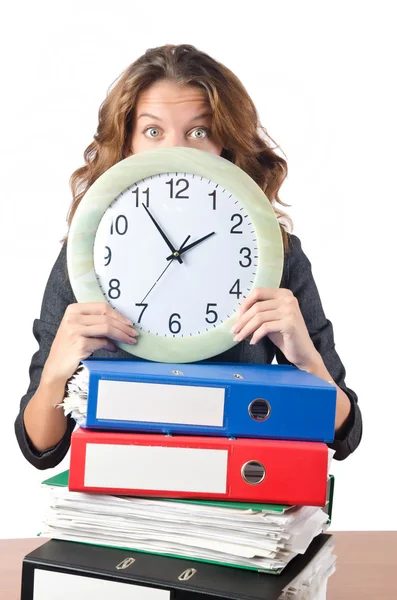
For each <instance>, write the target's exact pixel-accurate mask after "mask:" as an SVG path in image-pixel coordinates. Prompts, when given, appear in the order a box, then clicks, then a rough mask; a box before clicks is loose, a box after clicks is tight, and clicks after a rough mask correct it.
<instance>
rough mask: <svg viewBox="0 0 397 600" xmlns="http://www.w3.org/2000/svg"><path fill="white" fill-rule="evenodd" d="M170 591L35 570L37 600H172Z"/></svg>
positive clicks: (35, 599) (35, 595)
mask: <svg viewBox="0 0 397 600" xmlns="http://www.w3.org/2000/svg"><path fill="white" fill-rule="evenodd" d="M170 597H171V593H170V592H169V591H168V590H160V589H156V588H150V587H145V586H142V585H135V584H130V583H121V582H120V581H108V580H106V579H96V578H95V577H83V576H82V575H71V574H69V573H62V572H60V571H45V570H43V569H35V571H34V589H33V600H71V598H73V600H87V598H95V600H109V598H117V600H133V599H134V598H136V600H169V598H170Z"/></svg>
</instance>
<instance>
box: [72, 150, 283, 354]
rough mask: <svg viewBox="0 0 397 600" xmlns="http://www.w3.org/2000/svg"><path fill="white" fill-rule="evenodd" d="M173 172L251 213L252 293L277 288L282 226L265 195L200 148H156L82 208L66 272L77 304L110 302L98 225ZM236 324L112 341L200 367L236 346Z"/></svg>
mask: <svg viewBox="0 0 397 600" xmlns="http://www.w3.org/2000/svg"><path fill="white" fill-rule="evenodd" d="M172 172H174V173H181V172H186V173H191V174H194V175H198V176H202V177H206V178H208V179H211V180H212V181H215V182H216V183H218V184H219V185H220V186H221V185H222V186H223V187H224V188H226V189H227V190H228V191H229V192H230V193H231V194H232V195H233V196H234V197H235V198H236V200H237V201H238V202H239V203H240V205H241V206H243V207H244V209H245V210H246V211H247V214H248V216H249V218H250V220H251V222H252V224H253V226H254V229H255V232H256V234H257V242H258V267H257V273H256V276H255V279H254V283H253V285H252V288H251V289H252V290H253V289H255V288H258V287H265V286H266V287H279V285H280V282H281V277H282V271H283V264H284V247H283V241H282V235H281V230H280V225H279V223H278V221H277V217H276V215H275V213H274V209H273V207H272V205H271V203H270V201H269V200H268V198H267V196H266V194H265V193H264V192H263V190H262V189H261V188H260V187H259V186H258V185H257V184H256V182H255V181H254V180H253V179H252V178H251V177H250V176H249V175H248V174H247V173H245V171H243V170H242V169H240V167H238V166H237V165H235V164H234V163H231V162H230V161H228V160H227V159H225V158H223V157H221V156H219V155H216V154H213V153H209V152H206V151H204V150H198V149H196V148H185V147H172V148H158V149H155V150H146V151H144V152H140V153H138V154H134V155H131V156H128V157H127V158H125V159H123V160H121V161H119V162H118V163H116V164H115V165H113V166H112V167H110V168H109V169H108V170H107V171H105V172H104V173H103V174H102V175H101V176H100V177H98V179H97V180H96V181H95V182H94V183H93V184H92V185H91V186H90V188H89V189H88V190H87V192H86V193H85V195H84V196H83V198H82V200H81V202H80V203H79V205H78V207H77V209H76V212H75V214H74V216H73V219H72V223H71V226H70V229H69V234H68V240H67V268H68V273H69V279H70V283H71V286H72V290H73V293H74V295H75V298H76V300H77V302H108V301H107V299H106V298H105V296H104V295H103V292H102V290H101V288H100V286H99V283H98V280H97V278H96V273H95V268H94V256H93V250H94V242H95V236H96V231H97V228H98V225H99V223H100V221H101V219H102V217H103V215H104V213H105V212H106V210H107V209H108V208H109V206H110V204H111V203H112V202H114V200H115V198H116V197H117V196H118V195H119V194H120V193H121V192H122V191H124V190H126V189H127V187H128V186H131V185H133V184H134V183H135V182H138V181H141V180H142V179H146V178H148V177H150V176H153V175H157V174H159V173H172ZM264 255H266V260H267V262H266V260H264ZM236 319H237V316H236V315H233V316H231V317H230V318H229V319H227V320H226V321H224V323H222V324H221V325H218V326H217V327H214V328H212V329H210V330H209V331H205V332H202V333H200V334H196V335H193V336H188V337H168V336H167V337H165V336H164V337H163V336H159V335H156V334H153V333H148V332H146V331H143V330H140V331H139V336H138V342H137V344H125V343H123V342H117V341H115V340H113V341H114V343H115V344H116V345H117V346H118V347H119V348H121V349H123V350H125V351H127V352H128V353H129V354H132V355H134V356H137V357H139V358H143V359H147V360H152V361H156V362H169V363H178V362H180V363H187V362H196V361H200V360H205V359H207V358H211V357H214V356H216V355H219V354H221V353H222V352H225V351H226V350H229V349H230V348H232V347H233V346H235V345H236V344H237V343H238V342H234V339H233V338H234V334H232V333H231V331H230V329H231V327H232V326H233V324H234V323H235V321H236Z"/></svg>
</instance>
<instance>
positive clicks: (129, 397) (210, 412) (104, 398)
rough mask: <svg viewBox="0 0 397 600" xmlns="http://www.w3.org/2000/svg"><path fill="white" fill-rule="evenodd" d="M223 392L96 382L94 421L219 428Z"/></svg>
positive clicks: (149, 384)
mask: <svg viewBox="0 0 397 600" xmlns="http://www.w3.org/2000/svg"><path fill="white" fill-rule="evenodd" d="M224 404H225V388H217V387H202V386H195V385H172V384H162V383H141V382H136V381H108V380H106V379H101V380H99V382H98V400H97V414H96V416H97V418H98V419H110V420H115V421H140V422H149V423H153V422H156V423H178V424H184V423H185V424H187V425H206V426H208V427H211V426H212V427H222V426H223V416H224Z"/></svg>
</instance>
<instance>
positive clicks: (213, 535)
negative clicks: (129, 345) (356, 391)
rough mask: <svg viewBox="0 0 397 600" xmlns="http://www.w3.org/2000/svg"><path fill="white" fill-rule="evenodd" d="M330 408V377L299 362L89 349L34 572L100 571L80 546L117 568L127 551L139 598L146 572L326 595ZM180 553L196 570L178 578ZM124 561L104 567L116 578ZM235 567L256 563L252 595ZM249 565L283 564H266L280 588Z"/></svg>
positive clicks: (155, 586) (285, 594) (29, 563)
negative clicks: (97, 353)
mask: <svg viewBox="0 0 397 600" xmlns="http://www.w3.org/2000/svg"><path fill="white" fill-rule="evenodd" d="M335 408H336V389H335V387H334V386H331V385H330V384H328V383H327V382H325V381H323V380H321V379H319V378H317V377H315V376H312V375H310V374H308V373H305V372H303V371H299V370H298V369H296V368H295V367H292V366H284V365H251V364H241V363H239V364H235V363H198V364H183V365H172V364H163V363H151V362H146V361H141V360H134V361H132V360H125V359H110V360H109V359H88V360H86V361H84V362H83V364H82V366H81V367H80V368H79V370H78V371H77V373H76V374H75V376H74V377H73V378H72V379H71V381H70V382H69V385H68V393H67V396H66V397H65V399H64V403H63V409H64V410H65V413H71V414H72V416H73V417H74V418H75V419H76V421H77V423H78V424H79V427H78V428H77V429H76V430H75V431H74V432H73V434H72V440H71V461H70V471H69V472H68V473H64V474H61V475H60V476H57V477H55V478H52V479H51V480H48V481H46V482H44V488H45V489H46V490H47V494H48V495H49V498H48V510H47V512H46V515H45V520H44V521H45V525H44V530H43V532H42V535H44V536H47V537H51V538H53V539H52V541H50V542H48V543H47V544H45V546H44V547H42V548H41V549H39V550H38V551H36V554H35V553H33V554H32V555H29V556H28V557H27V558H26V559H25V564H24V578H25V580H26V581H28V580H29V581H30V580H31V573H32V572H33V571H35V570H37V569H38V570H40V569H44V571H47V569H48V568H50V567H49V566H48V565H50V564H51V571H52V572H54V571H56V572H58V573H61V572H62V573H63V574H65V573H67V574H68V581H69V582H73V583H71V585H72V587H71V588H70V590H72V589H73V585H74V584H76V577H80V578H81V577H83V578H84V577H90V578H92V576H93V575H92V573H91V571H90V570H89V568H88V566H87V569H88V570H87V572H85V570H84V568H83V567H82V566H81V565H80V567H79V565H78V563H76V560H72V557H74V558H76V556H81V555H82V553H83V554H84V557H85V558H84V561H85V563H84V564H86V563H87V565H88V564H89V563H90V561H91V560H92V561H95V557H96V558H97V559H100V560H102V559H104V560H105V559H108V560H109V565H113V566H114V565H115V561H116V560H118V559H119V558H120V556H121V554H120V552H124V555H123V556H124V557H125V551H126V550H127V549H128V556H127V558H125V560H127V562H128V557H129V558H130V559H131V561H132V562H131V563H130V564H129V565H128V567H125V569H127V570H128V573H129V577H128V578H127V579H128V582H126V581H124V584H123V585H125V586H126V589H127V588H128V589H129V590H131V589H132V587H134V586H136V585H137V584H139V585H138V588H140V590H139V591H138V592H137V594H138V595H137V596H136V597H137V598H138V597H139V598H143V597H144V598H146V596H143V595H142V589H141V588H142V585H141V584H142V582H143V584H144V587H145V588H147V589H145V593H146V592H148V589H150V590H151V591H153V592H154V591H156V592H159V591H165V590H167V593H168V594H169V593H171V592H172V593H173V594H174V596H172V597H175V598H177V597H180V598H188V597H189V596H186V592H187V590H190V591H191V592H194V593H195V594H196V595H194V596H192V598H193V597H195V598H197V597H198V596H197V595H199V596H200V598H202V597H205V594H209V596H208V597H210V596H211V597H213V596H214V595H215V596H217V597H223V598H265V597H266V598H267V597H268V598H275V599H276V598H297V599H298V598H301V597H302V598H303V597H305V598H306V597H307V598H320V596H321V594H322V591H321V590H323V589H324V585H325V584H326V579H327V577H328V576H329V574H330V573H331V572H332V571H333V568H334V562H335V558H334V556H333V554H332V547H333V540H332V536H330V535H327V534H326V533H324V532H325V530H326V528H327V525H328V524H329V522H330V517H331V509H332V491H333V477H332V476H329V465H330V461H331V458H332V452H331V451H330V450H329V449H328V447H327V445H326V442H329V441H332V440H333V435H334V421H335ZM76 542H82V543H84V544H88V545H87V546H85V547H83V549H84V551H83V550H82V549H81V547H80V546H79V545H76ZM51 544H52V546H51V548H50V547H49V546H50V545H51ZM47 546H48V548H47V549H46V547H47ZM146 553H150V554H146ZM160 555H162V556H160ZM66 557H67V558H68V560H67V561H66ZM69 559H70V560H69ZM123 560H124V559H123ZM156 561H157V562H156ZM164 561H165V562H164ZM167 561H168V562H167ZM181 561H183V565H185V564H186V561H187V562H188V563H189V565H190V566H189V569H190V570H189V569H188V571H189V573H188V575H186V573H185V574H184V575H183V577H182V579H178V580H177V581H172V584H171V582H170V581H169V580H168V579H167V576H165V575H167V573H171V572H174V570H175V569H176V570H178V569H180V567H181V566H182V563H181ZM175 563H176V564H175ZM211 563H212V564H211ZM43 565H44V566H43ZM45 565H47V567H46V566H45ZM109 565H108V566H109ZM133 565H135V566H133ZM149 565H152V567H153V570H152V576H151V578H149V579H147V578H146V579H145V577H143V573H144V571H145V569H146V568H147V567H148V566H149ZM155 565H158V567H156V568H155ZM193 565H194V566H193ZM219 565H222V567H220V566H219ZM225 565H228V566H225ZM232 567H233V568H232ZM235 567H238V568H239V569H235ZM115 569H116V571H114V570H113V571H112V569H110V570H109V569H105V570H104V571H101V572H96V576H98V577H99V579H100V580H101V581H103V580H104V579H106V580H107V581H108V583H109V585H110V582H113V583H115V582H119V583H120V581H121V579H123V577H121V575H120V573H119V572H121V571H124V568H120V569H119V568H118V566H116V567H115ZM142 569H143V571H142ZM214 569H215V571H214ZM297 569H298V570H297ZM236 570H237V571H238V572H239V573H240V574H241V573H242V570H244V573H245V571H247V572H246V573H245V574H244V577H245V578H247V579H244V581H246V583H245V584H244V585H245V588H244V589H245V592H244V593H243V591H242V590H240V591H237V589H238V588H236V586H235V577H234V572H235V571H236ZM250 570H254V571H260V572H261V573H268V574H272V575H275V574H276V575H277V577H276V578H274V577H270V578H269V576H268V575H264V574H262V575H261V585H262V586H263V585H265V588H266V590H267V589H268V587H267V586H268V584H269V585H270V588H269V590H270V589H271V590H272V592H271V594H273V595H271V594H270V591H269V594H268V595H255V594H256V593H257V591H255V590H256V582H257V579H256V577H257V575H258V574H257V573H256V574H255V573H249V571H250ZM29 573H30V575H29ZM76 573H79V575H78V576H77V574H76ZM90 573H91V574H90ZM156 573H160V574H161V576H160V575H159V576H157V575H156ZM41 575H42V574H41ZM124 575H125V573H124ZM124 575H123V576H124ZM146 575H147V573H146ZM179 575H182V570H181V571H180V573H179ZM47 576H48V573H47V574H45V577H44V579H46V577H47ZM164 576H165V577H164ZM38 577H39V576H37V577H36V575H35V580H36V582H37V581H39V579H38ZM50 577H53V574H52V575H51V576H50ZM142 577H143V579H142ZM186 577H188V579H186ZM250 577H251V579H250ZM281 577H282V579H281ZM29 578H30V579H29ZM201 578H203V579H201ZM263 578H264V579H263ZM274 580H277V581H278V584H274V583H272V584H271V583H270V581H274ZM188 581H189V583H187V582H188ZM249 581H251V584H252V587H251V590H250V588H249V585H250V584H249ZM47 583H48V582H47ZM47 583H45V585H47ZM85 584H87V582H85ZM29 585H30V584H29ZM29 585H28V584H27V583H26V584H25V587H26V586H27V587H26V589H27V590H28V592H26V593H27V595H26V596H25V597H26V599H28V598H31V596H29V593H30V592H29V590H30V589H33V588H32V586H31V585H30V587H29ZM68 585H69V584H68ZM90 585H91V586H92V585H93V582H92V581H91V583H90ZM280 585H281V586H282V587H279V586H280ZM131 586H132V587H131ZM217 586H218V587H217ZM219 586H220V587H219ZM222 586H223V587H222ZM247 586H248V587H247ZM272 586H273V587H272ZM221 588H222V589H221ZM65 589H66V588H65ZM90 589H92V590H94V588H93V587H91V588H90ZM261 589H262V592H263V588H261ZM109 590H110V588H109ZM178 590H179V592H178ZM183 590H184V595H181V596H178V593H182V592H181V591H183ZM276 591H277V595H274V594H275V593H276ZM70 593H73V592H69V597H70ZM90 593H91V592H90ZM95 593H96V592H95ZM126 593H127V594H128V593H129V592H128V591H127V592H126ZM266 593H267V592H266ZM304 593H305V594H306V595H305V596H304V595H302V594H304ZM175 594H176V595H175ZM222 594H223V595H222ZM233 594H235V595H233ZM236 594H238V595H236ZM25 597H24V596H23V600H25ZM38 597H40V596H38ZM120 597H124V596H120ZM126 597H127V596H126ZM128 597H130V596H128ZM131 597H135V596H131ZM149 597H150V598H151V597H152V596H149V595H148V596H147V598H149ZM157 597H158V598H160V595H158V596H155V595H153V598H157ZM163 597H164V598H165V597H167V598H169V597H171V596H170V595H168V596H163ZM35 598H36V596H35Z"/></svg>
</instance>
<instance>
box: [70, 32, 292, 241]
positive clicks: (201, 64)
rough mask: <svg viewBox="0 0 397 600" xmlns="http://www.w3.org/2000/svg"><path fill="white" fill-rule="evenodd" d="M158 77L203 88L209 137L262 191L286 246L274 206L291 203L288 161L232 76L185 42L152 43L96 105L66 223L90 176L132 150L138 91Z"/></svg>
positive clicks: (285, 219) (282, 217)
mask: <svg viewBox="0 0 397 600" xmlns="http://www.w3.org/2000/svg"><path fill="white" fill-rule="evenodd" d="M159 80H167V81H170V82H174V83H177V84H180V85H194V86H198V87H200V88H203V89H204V90H205V91H206V94H207V97H208V102H209V104H210V106H211V111H212V127H211V136H212V137H213V138H214V139H215V140H216V141H217V142H219V143H220V144H221V145H222V147H223V150H222V153H221V156H223V157H224V158H226V159H227V160H229V161H231V162H232V163H234V164H235V165H237V166H238V167H240V168H241V169H243V170H244V171H245V172H246V173H248V175H250V177H252V179H253V180H254V181H255V182H256V183H257V184H258V185H259V187H260V188H261V189H262V190H263V191H264V192H265V193H266V196H267V197H268V199H269V201H270V202H271V204H272V206H273V209H274V211H275V214H276V216H277V218H278V220H279V223H280V227H281V232H282V236H283V242H284V247H285V248H288V235H287V231H286V225H287V226H288V225H289V226H290V228H291V229H292V220H291V219H290V217H289V216H288V215H286V214H285V213H284V212H282V211H281V210H279V209H278V208H277V207H276V206H275V204H276V203H278V204H280V205H282V206H289V205H288V204H284V203H283V202H282V201H281V200H280V198H279V196H278V192H279V189H280V187H281V184H282V183H283V181H284V179H285V178H286V176H287V173H288V169H287V163H286V161H285V160H284V159H283V158H281V157H280V156H278V155H277V154H276V153H275V151H274V150H275V148H278V146H277V145H276V144H275V143H274V141H273V140H272V138H271V137H270V136H269V135H268V133H267V131H266V129H265V128H264V127H263V126H262V125H261V124H260V121H259V117H258V113H257V110H256V108H255V106H254V103H253V102H252V100H251V98H250V96H249V94H248V92H247V91H246V89H245V88H244V86H243V85H242V83H241V82H240V80H239V79H238V78H237V77H236V75H234V74H233V73H232V72H231V71H230V70H229V69H228V68H227V67H225V66H224V65H222V64H221V63H219V62H217V61H216V60H214V59H213V58H211V57H210V56H209V55H208V54H206V53H204V52H201V51H199V50H197V48H195V47H194V46H191V45H188V44H181V45H172V44H167V45H165V46H161V47H158V48H150V49H149V50H147V51H146V52H145V53H144V54H143V55H142V56H141V57H140V58H138V59H137V60H136V61H135V62H133V63H132V64H131V65H130V66H129V67H128V68H127V69H126V70H125V71H124V72H123V73H122V74H121V75H120V77H119V78H118V79H116V81H115V82H114V83H113V84H112V86H110V88H109V91H108V93H107V96H106V98H105V100H104V101H103V103H102V104H101V106H100V108H99V120H98V128H97V132H96V133H95V135H94V141H93V142H92V143H91V144H90V145H89V146H88V147H87V148H86V150H85V152H84V160H85V164H84V166H82V167H80V168H79V169H77V170H76V171H75V172H74V173H73V174H72V176H71V178H70V187H71V189H72V194H73V201H72V204H71V207H70V210H69V213H68V225H69V226H70V223H71V221H72V218H73V215H74V213H75V212H76V209H77V207H78V205H79V203H80V201H81V199H82V198H83V196H84V194H85V193H86V191H87V190H88V189H89V187H90V186H91V185H92V184H93V183H94V181H95V180H96V179H98V177H99V176H100V175H102V173H104V172H105V171H106V170H107V169H109V168H110V167H112V166H113V165H114V164H116V163H117V162H119V161H120V160H122V159H124V158H126V157H127V156H128V155H130V154H131V147H130V146H131V138H132V128H133V119H134V110H135V107H136V104H137V100H138V96H139V94H140V92H142V91H143V90H144V89H145V88H147V87H148V86H150V85H151V84H152V83H154V82H156V81H159ZM271 143H272V144H273V146H272V145H271Z"/></svg>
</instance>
